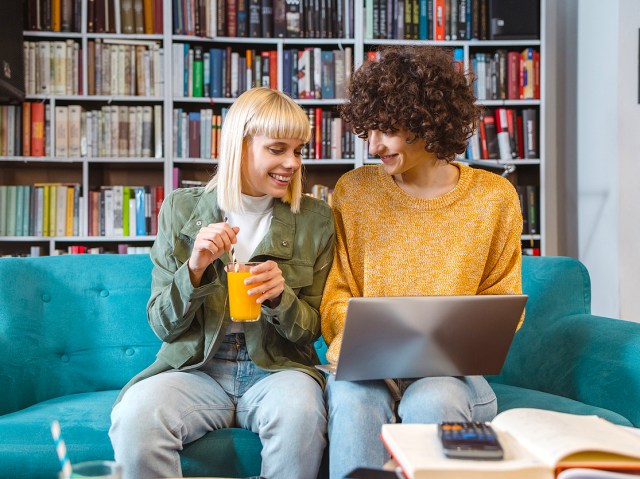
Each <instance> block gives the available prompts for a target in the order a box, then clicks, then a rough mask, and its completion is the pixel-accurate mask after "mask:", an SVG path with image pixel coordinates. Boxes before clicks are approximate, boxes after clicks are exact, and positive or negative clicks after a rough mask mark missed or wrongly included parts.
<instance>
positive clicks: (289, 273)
mask: <svg viewBox="0 0 640 479" xmlns="http://www.w3.org/2000/svg"><path fill="white" fill-rule="evenodd" d="M278 266H279V267H280V270H281V271H282V276H284V279H285V281H286V283H287V285H289V287H290V288H291V289H294V290H297V289H301V288H304V287H305V286H311V284H312V283H313V266H307V265H302V264H291V263H280V264H278Z"/></svg>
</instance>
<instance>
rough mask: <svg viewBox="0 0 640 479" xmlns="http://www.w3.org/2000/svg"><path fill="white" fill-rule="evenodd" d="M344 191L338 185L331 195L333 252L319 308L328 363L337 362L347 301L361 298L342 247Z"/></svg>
mask: <svg viewBox="0 0 640 479" xmlns="http://www.w3.org/2000/svg"><path fill="white" fill-rule="evenodd" d="M344 191H345V190H344V189H343V188H341V187H340V182H338V184H337V185H336V187H335V189H334V192H333V204H334V218H335V229H336V248H335V252H334V259H333V265H332V267H331V271H330V272H329V276H328V278H327V283H326V285H325V290H324V294H323V296H322V303H321V304H320V317H321V326H322V336H323V338H324V340H325V342H326V343H327V345H328V346H329V349H328V351H327V359H328V360H329V361H330V362H332V363H335V362H337V361H338V355H339V353H340V345H341V344H342V331H343V329H344V318H345V315H346V312H347V303H348V301H349V298H351V297H353V296H361V295H362V294H361V292H360V291H358V288H357V286H356V281H355V277H354V271H353V269H352V267H353V265H352V264H351V261H350V258H349V252H348V249H347V246H346V243H347V235H346V229H345V223H344V216H343V211H342V208H341V203H340V198H341V193H343V192H344ZM350 247H358V245H350Z"/></svg>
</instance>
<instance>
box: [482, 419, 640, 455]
mask: <svg viewBox="0 0 640 479" xmlns="http://www.w3.org/2000/svg"><path fill="white" fill-rule="evenodd" d="M491 424H493V426H494V427H495V428H498V429H501V430H504V431H508V432H510V433H511V434H512V435H513V436H514V437H516V438H517V439H518V441H519V442H520V443H521V444H522V445H523V446H524V447H525V448H527V449H528V450H529V451H531V452H532V453H533V454H535V455H536V456H537V457H539V458H540V459H541V460H542V461H544V462H545V463H546V464H548V465H549V466H550V467H555V466H556V465H557V464H560V463H564V462H567V461H566V460H571V459H572V458H571V457H570V456H571V455H572V454H576V453H586V452H599V453H608V454H606V455H605V454H597V455H591V456H590V455H588V454H579V455H578V456H576V457H575V459H576V461H571V462H579V463H580V464H585V463H590V462H593V463H602V462H611V461H613V462H616V463H617V462H620V463H625V462H626V463H629V462H631V463H638V464H640V438H639V437H638V436H636V435H634V434H631V433H629V432H628V431H626V430H625V428H622V427H620V426H616V425H615V424H612V423H610V422H608V421H606V420H604V419H601V418H599V417H597V416H578V415H574V414H565V413H559V412H554V411H546V410H542V409H527V408H522V409H510V410H508V411H505V412H503V413H500V414H499V415H498V416H497V417H496V418H495V419H494V420H493V421H492V423H491Z"/></svg>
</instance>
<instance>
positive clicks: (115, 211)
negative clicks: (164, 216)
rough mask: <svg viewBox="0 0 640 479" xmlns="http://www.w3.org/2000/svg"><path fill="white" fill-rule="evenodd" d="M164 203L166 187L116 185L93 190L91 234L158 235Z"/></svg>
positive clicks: (110, 235) (90, 201)
mask: <svg viewBox="0 0 640 479" xmlns="http://www.w3.org/2000/svg"><path fill="white" fill-rule="evenodd" d="M163 200H164V187H163V186H149V185H145V186H122V185H115V186H101V187H100V189H98V190H92V191H89V197H88V221H87V235H88V236H105V237H112V236H148V235H155V234H156V233H157V232H158V212H159V211H160V207H161V206H162V201H163Z"/></svg>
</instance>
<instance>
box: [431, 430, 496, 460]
mask: <svg viewBox="0 0 640 479" xmlns="http://www.w3.org/2000/svg"><path fill="white" fill-rule="evenodd" d="M438 436H439V437H440V442H441V444H442V449H443V451H444V455H445V456H447V457H449V458H452V459H475V460H493V461H497V460H500V459H502V458H503V450H502V446H501V445H500V442H499V441H498V436H496V433H495V431H494V430H493V428H492V427H491V425H490V424H489V423H486V422H442V423H440V424H438Z"/></svg>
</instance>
